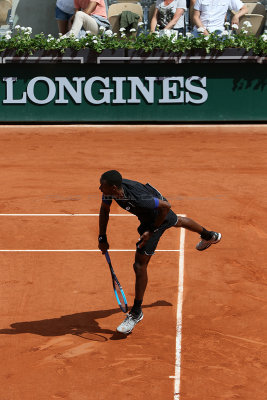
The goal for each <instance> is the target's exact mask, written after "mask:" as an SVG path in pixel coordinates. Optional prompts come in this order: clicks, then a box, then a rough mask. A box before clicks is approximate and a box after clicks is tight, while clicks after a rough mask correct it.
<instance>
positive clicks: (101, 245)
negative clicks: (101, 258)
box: [98, 242, 109, 254]
mask: <svg viewBox="0 0 267 400" xmlns="http://www.w3.org/2000/svg"><path fill="white" fill-rule="evenodd" d="M98 248H99V250H100V251H101V252H102V254H105V253H106V251H107V250H108V249H109V244H108V242H106V243H98Z"/></svg>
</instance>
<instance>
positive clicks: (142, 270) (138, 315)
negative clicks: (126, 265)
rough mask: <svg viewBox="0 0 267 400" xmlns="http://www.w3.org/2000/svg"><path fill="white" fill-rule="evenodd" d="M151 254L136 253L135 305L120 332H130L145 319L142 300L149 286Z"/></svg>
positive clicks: (118, 328)
mask: <svg viewBox="0 0 267 400" xmlns="http://www.w3.org/2000/svg"><path fill="white" fill-rule="evenodd" d="M150 258H151V255H147V254H140V253H139V252H138V250H137V251H136V253H135V261H134V265H133V268H134V272H135V299H134V305H133V307H132V309H131V311H130V312H129V314H128V315H127V317H126V318H125V320H124V321H123V322H122V323H121V324H120V325H119V326H118V327H117V331H118V332H120V333H124V334H128V333H130V332H131V331H132V330H133V328H134V327H135V325H136V324H137V323H138V322H139V321H141V320H142V319H143V312H142V307H141V306H142V302H143V298H144V294H145V291H146V287H147V282H148V276H147V266H148V263H149V261H150Z"/></svg>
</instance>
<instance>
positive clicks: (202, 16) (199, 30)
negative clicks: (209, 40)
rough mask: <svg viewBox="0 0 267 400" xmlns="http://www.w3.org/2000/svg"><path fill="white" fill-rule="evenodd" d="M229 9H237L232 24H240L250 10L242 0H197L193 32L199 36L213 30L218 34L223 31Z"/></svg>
mask: <svg viewBox="0 0 267 400" xmlns="http://www.w3.org/2000/svg"><path fill="white" fill-rule="evenodd" d="M228 9H230V10H234V11H236V14H235V15H234V17H233V18H232V25H234V24H235V25H238V24H239V18H240V17H242V15H244V14H247V12H248V9H247V7H246V6H245V5H244V3H242V1H241V0H224V1H222V0H196V2H195V5H194V14H193V21H194V23H195V26H194V28H193V31H192V34H193V35H194V36H195V37H197V36H198V35H199V34H204V35H206V36H207V35H209V33H212V32H216V33H217V34H218V35H219V34H220V33H222V32H223V31H224V23H225V17H226V13H227V11H228Z"/></svg>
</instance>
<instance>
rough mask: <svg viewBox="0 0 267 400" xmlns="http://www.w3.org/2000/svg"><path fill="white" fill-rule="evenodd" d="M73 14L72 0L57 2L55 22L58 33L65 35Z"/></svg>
mask: <svg viewBox="0 0 267 400" xmlns="http://www.w3.org/2000/svg"><path fill="white" fill-rule="evenodd" d="M73 14H74V0H57V2H56V20H57V25H58V31H59V33H62V35H65V33H67V32H68V30H69V29H70V26H69V21H70V19H71V17H72V16H73Z"/></svg>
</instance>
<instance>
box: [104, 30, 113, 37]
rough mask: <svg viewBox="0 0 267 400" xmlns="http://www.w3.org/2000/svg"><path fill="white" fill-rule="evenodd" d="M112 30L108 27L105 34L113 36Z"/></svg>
mask: <svg viewBox="0 0 267 400" xmlns="http://www.w3.org/2000/svg"><path fill="white" fill-rule="evenodd" d="M112 34H113V33H112V30H111V29H108V30H106V31H105V35H107V36H109V37H111V36H112Z"/></svg>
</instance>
